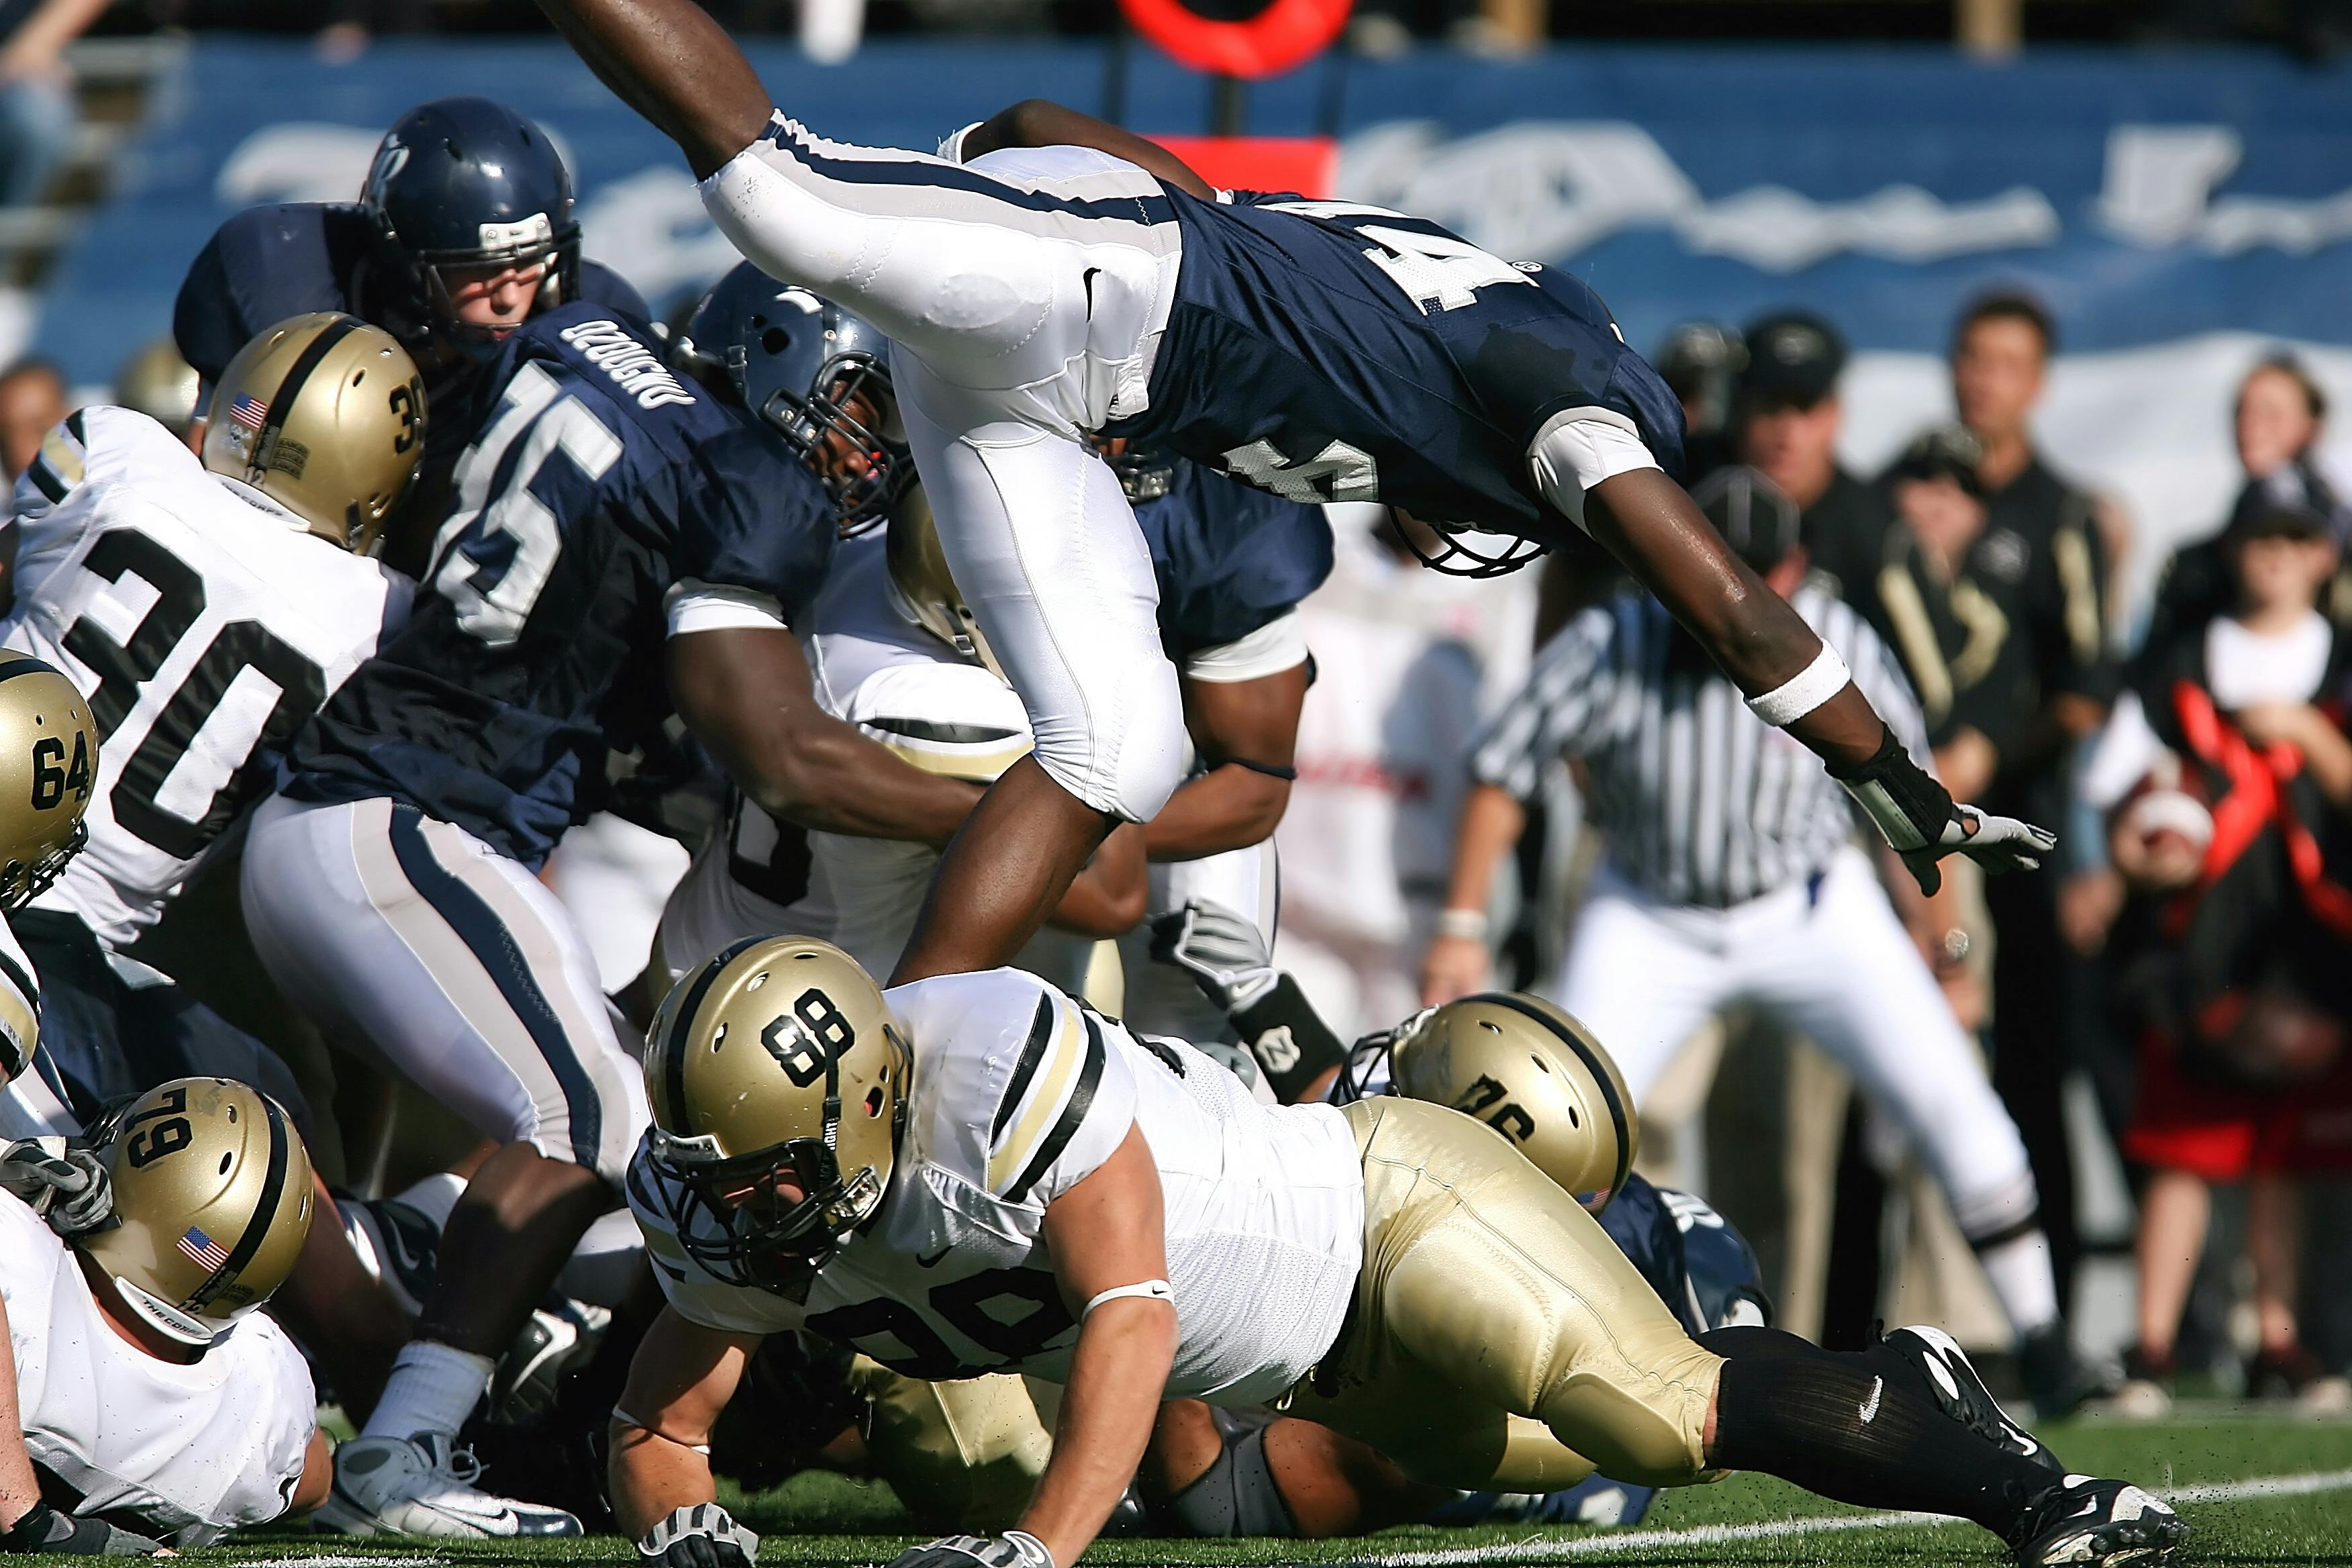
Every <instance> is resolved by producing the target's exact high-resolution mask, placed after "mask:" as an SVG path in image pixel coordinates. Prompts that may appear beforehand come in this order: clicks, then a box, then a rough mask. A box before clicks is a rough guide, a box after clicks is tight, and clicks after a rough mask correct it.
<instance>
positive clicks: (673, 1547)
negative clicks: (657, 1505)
mask: <svg viewBox="0 0 2352 1568" xmlns="http://www.w3.org/2000/svg"><path fill="white" fill-rule="evenodd" d="M637 1561H638V1562H639V1563H646V1564H651V1563H662V1564H664V1565H665V1568H752V1565H753V1564H754V1563H758V1562H759V1561H760V1538H759V1537H758V1536H756V1535H754V1534H752V1533H751V1531H748V1530H746V1529H744V1528H743V1527H742V1526H741V1525H740V1524H738V1523H736V1522H735V1521H734V1520H733V1519H732V1518H730V1517H729V1515H728V1512H727V1510H725V1509H723V1508H720V1507H719V1505H718V1504H717V1503H715V1502H697V1503H688V1505H687V1506H686V1507H684V1508H682V1509H679V1510H677V1511H676V1512H674V1513H672V1514H671V1515H670V1516H669V1517H668V1518H667V1519H666V1520H663V1521H661V1522H660V1523H659V1524H656V1525H655V1526H654V1527H653V1528H652V1529H651V1530H648V1531H646V1532H645V1534H643V1535H642V1536H639V1537H638V1538H637Z"/></svg>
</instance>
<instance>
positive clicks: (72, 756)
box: [0, 648, 98, 910]
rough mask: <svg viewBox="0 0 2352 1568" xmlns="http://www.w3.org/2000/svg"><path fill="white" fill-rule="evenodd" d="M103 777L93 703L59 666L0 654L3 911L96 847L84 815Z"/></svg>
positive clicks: (19, 655)
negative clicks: (92, 791)
mask: <svg viewBox="0 0 2352 1568" xmlns="http://www.w3.org/2000/svg"><path fill="white" fill-rule="evenodd" d="M97 777H98V726H97V725H96V724H94V723H92V722H91V721H90V717H89V703H87V702H85V701H83V700H82V695H81V692H80V691H79V690H78V689H76V688H75V686H74V683H73V682H72V681H70V680H68V679H66V678H65V677H64V676H63V675H61V674H59V673H58V670H57V669H56V668H55V667H53V666H51V665H47V664H45V663H43V662H42V661H41V660H39V659H37V658H34V657H33V656H32V655H30V654H28V653H16V652H13V651H11V650H9V649H6V648H0V801H5V803H6V804H5V805H0V909H8V910H13V909H15V908H16V907H17V906H18V905H19V904H22V903H24V902H25V901H26V900H28V899H31V898H34V897H35V896H37V894H39V893H40V892H41V891H42V889H46V888H47V886H48V885H49V884H50V883H52V882H54V881H56V880H57V879H58V874H59V873H60V872H62V871H64V870H65V868H66V862H67V861H68V860H71V859H72V858H74V856H75V855H77V854H78V853H79V852H80V850H81V847H82V846H83V845H85V844H87V843H89V828H87V827H85V826H82V820H81V818H82V813H83V812H85V811H87V810H89V792H90V786H91V784H92V783H93V782H94V781H95V780H96V779H97Z"/></svg>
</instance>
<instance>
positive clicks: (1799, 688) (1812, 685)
mask: <svg viewBox="0 0 2352 1568" xmlns="http://www.w3.org/2000/svg"><path fill="white" fill-rule="evenodd" d="M1852 679H1853V671H1851V670H1849V669H1847V668H1846V667H1845V660H1843V659H1842V658H1839V657H1838V656H1837V649H1835V648H1833V647H1830V645H1829V644H1827V643H1823V644H1822V651H1821V652H1819V653H1817V654H1815V655H1814V656H1813V662H1812V663H1811V664H1809V665H1807V666H1805V668H1803V669H1801V670H1799V671H1798V672H1797V674H1796V676H1795V678H1794V679H1790V680H1789V681H1788V682H1786V683H1785V684H1783V685H1780V686H1776V687H1774V688H1773V689H1771V690H1769V691H1767V692H1765V693H1764V694H1763V695H1762V696H1760V697H1751V698H1749V699H1748V711H1749V712H1750V713H1753V714H1755V715H1756V717H1758V718H1759V719H1761V720H1763V721H1764V722H1766V723H1767V724H1769V725H1771V726H1772V727H1773V728H1774V729H1776V730H1777V729H1780V728H1782V727H1783V726H1786V725H1790V724H1793V723H1795V722H1796V721H1798V720H1800V719H1801V718H1803V717H1804V716H1805V715H1806V714H1808V713H1810V712H1811V711H1812V710H1814V709H1816V708H1818V707H1820V706H1821V705H1822V703H1824V702H1827V701H1828V700H1830V699H1831V698H1832V697H1835V696H1836V695H1837V694H1838V693H1839V692H1841V691H1843V690H1844V689H1845V686H1846V682H1847V681H1849V680H1852Z"/></svg>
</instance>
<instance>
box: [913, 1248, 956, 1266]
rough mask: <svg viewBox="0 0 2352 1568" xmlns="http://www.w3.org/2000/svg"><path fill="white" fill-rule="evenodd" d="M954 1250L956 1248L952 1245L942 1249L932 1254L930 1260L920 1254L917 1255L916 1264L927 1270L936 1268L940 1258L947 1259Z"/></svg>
mask: <svg viewBox="0 0 2352 1568" xmlns="http://www.w3.org/2000/svg"><path fill="white" fill-rule="evenodd" d="M954 1250H955V1247H953V1246H952V1245H950V1246H947V1247H940V1249H939V1250H938V1251H937V1252H934V1253H932V1254H931V1255H930V1256H929V1258H926V1257H924V1256H923V1255H922V1254H921V1253H919V1252H918V1253H917V1254H915V1262H916V1263H917V1264H918V1265H919V1266H920V1267H922V1268H936V1267H938V1265H939V1261H940V1258H945V1257H946V1256H947V1255H948V1254H949V1253H950V1252H953V1251H954Z"/></svg>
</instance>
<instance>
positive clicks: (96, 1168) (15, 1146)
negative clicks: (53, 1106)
mask: <svg viewBox="0 0 2352 1568" xmlns="http://www.w3.org/2000/svg"><path fill="white" fill-rule="evenodd" d="M0 1192H6V1193H13V1194H16V1196H17V1197H18V1198H20V1199H22V1200H23V1201H24V1204H25V1206H26V1207H27V1208H29V1209H31V1210H32V1211H33V1212H34V1213H35V1214H37V1215H40V1216H41V1217H42V1218H43V1219H45V1220H47V1221H48V1222H49V1228H50V1229H51V1230H54V1231H56V1232H57V1233H58V1235H59V1236H61V1237H66V1238H68V1240H70V1239H71V1238H73V1237H77V1236H79V1235H81V1234H82V1233H83V1232H84V1231H88V1230H95V1229H97V1228H98V1227H99V1226H102V1225H104V1224H105V1223H106V1222H107V1221H108V1220H109V1219H110V1218H111V1217H113V1215H114V1184H113V1182H112V1181H111V1180H110V1179H109V1177H108V1176H107V1173H106V1163H105V1162H104V1161H103V1160H100V1158H99V1157H98V1155H97V1154H96V1153H94V1152H91V1151H90V1150H89V1149H88V1148H86V1147H83V1146H80V1145H79V1144H77V1143H75V1142H72V1141H70V1140H68V1139H64V1138H19V1139H17V1140H16V1142H13V1143H9V1144H6V1145H0Z"/></svg>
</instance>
